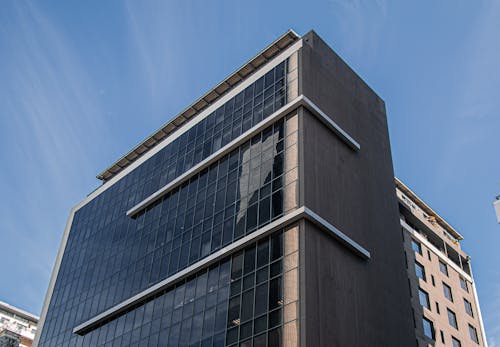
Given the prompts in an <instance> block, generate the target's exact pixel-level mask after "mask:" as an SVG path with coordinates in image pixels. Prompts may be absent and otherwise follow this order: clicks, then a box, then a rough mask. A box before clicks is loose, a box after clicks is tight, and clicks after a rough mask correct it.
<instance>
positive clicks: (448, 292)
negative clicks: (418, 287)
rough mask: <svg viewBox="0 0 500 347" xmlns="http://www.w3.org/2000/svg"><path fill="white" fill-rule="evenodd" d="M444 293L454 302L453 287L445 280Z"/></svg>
mask: <svg viewBox="0 0 500 347" xmlns="http://www.w3.org/2000/svg"><path fill="white" fill-rule="evenodd" d="M443 293H444V296H445V298H446V299H448V300H450V301H451V302H453V294H452V293H451V288H450V286H449V285H447V284H446V283H444V282H443Z"/></svg>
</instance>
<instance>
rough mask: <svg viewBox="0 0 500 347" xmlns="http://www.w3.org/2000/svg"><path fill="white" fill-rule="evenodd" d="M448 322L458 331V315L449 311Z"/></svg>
mask: <svg viewBox="0 0 500 347" xmlns="http://www.w3.org/2000/svg"><path fill="white" fill-rule="evenodd" d="M448 322H449V323H450V325H451V326H452V327H454V328H455V329H458V323H457V315H456V314H455V312H453V311H452V310H450V309H448Z"/></svg>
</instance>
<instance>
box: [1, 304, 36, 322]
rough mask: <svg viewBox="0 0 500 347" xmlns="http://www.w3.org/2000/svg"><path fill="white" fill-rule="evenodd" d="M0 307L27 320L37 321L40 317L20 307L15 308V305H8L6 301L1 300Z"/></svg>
mask: <svg viewBox="0 0 500 347" xmlns="http://www.w3.org/2000/svg"><path fill="white" fill-rule="evenodd" d="M0 308H1V309H3V310H5V311H7V312H10V313H12V314H15V315H17V316H19V317H22V318H24V319H27V320H29V321H32V322H35V323H38V320H39V319H40V317H38V316H35V315H34V314H32V313H29V312H26V311H24V310H21V309H20V308H17V307H15V306H12V305H9V304H7V303H6V302H3V301H0Z"/></svg>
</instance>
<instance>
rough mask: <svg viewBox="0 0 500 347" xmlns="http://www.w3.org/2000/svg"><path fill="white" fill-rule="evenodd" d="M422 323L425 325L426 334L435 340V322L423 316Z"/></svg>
mask: <svg viewBox="0 0 500 347" xmlns="http://www.w3.org/2000/svg"><path fill="white" fill-rule="evenodd" d="M422 324H423V326H424V334H425V336H427V337H428V338H430V339H433V340H434V324H433V323H432V322H431V321H430V320H428V319H427V318H425V317H424V318H422Z"/></svg>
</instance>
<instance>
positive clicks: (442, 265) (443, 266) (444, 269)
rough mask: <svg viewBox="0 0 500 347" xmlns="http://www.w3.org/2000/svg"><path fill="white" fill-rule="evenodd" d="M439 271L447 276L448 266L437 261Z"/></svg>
mask: <svg viewBox="0 0 500 347" xmlns="http://www.w3.org/2000/svg"><path fill="white" fill-rule="evenodd" d="M439 270H441V272H442V273H443V274H444V275H446V276H448V266H447V265H446V264H445V263H443V262H442V261H441V260H440V261H439Z"/></svg>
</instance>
